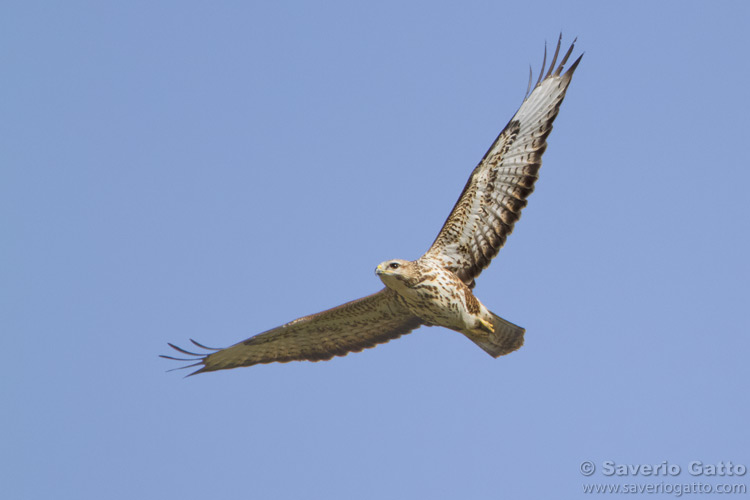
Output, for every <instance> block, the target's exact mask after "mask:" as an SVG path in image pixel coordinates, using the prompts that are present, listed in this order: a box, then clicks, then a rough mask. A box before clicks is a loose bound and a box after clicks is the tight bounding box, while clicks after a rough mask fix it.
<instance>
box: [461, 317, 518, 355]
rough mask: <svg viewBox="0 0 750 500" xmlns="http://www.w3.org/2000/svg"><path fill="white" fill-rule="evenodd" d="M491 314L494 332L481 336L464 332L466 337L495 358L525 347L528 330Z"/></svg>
mask: <svg viewBox="0 0 750 500" xmlns="http://www.w3.org/2000/svg"><path fill="white" fill-rule="evenodd" d="M490 314H492V327H493V328H494V330H495V331H494V332H486V333H485V334H483V335H481V336H480V335H476V334H471V333H466V332H464V335H466V336H467V337H469V339H471V341H472V342H474V343H475V344H476V345H478V346H479V347H481V348H482V349H484V350H485V352H487V354H489V355H490V356H492V357H493V358H497V357H499V356H504V355H505V354H509V353H511V352H513V351H516V350H518V349H520V348H521V346H522V345H523V334H524V333H525V332H526V329H525V328H521V327H520V326H518V325H514V324H513V323H511V322H510V321H506V320H504V319H503V318H501V317H500V316H498V315H497V314H495V313H493V312H490Z"/></svg>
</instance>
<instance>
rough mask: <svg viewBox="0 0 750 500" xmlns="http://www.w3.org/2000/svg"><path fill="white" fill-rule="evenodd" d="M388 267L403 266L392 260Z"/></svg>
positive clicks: (396, 267)
mask: <svg viewBox="0 0 750 500" xmlns="http://www.w3.org/2000/svg"><path fill="white" fill-rule="evenodd" d="M388 267H390V268H391V269H398V268H399V267H401V265H400V264H399V263H398V262H391V263H390V264H388Z"/></svg>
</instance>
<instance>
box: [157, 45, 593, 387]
mask: <svg viewBox="0 0 750 500" xmlns="http://www.w3.org/2000/svg"><path fill="white" fill-rule="evenodd" d="M572 51H573V45H571V46H570V49H568V51H567V52H566V54H565V55H564V56H563V58H562V61H561V62H560V64H559V65H558V66H555V63H556V61H557V57H558V55H559V52H560V41H558V43H557V48H556V50H555V54H554V57H553V59H552V63H551V65H550V67H549V69H548V71H547V73H546V74H545V73H544V70H545V63H542V71H541V72H540V74H539V79H538V80H537V82H536V84H535V85H534V88H533V89H531V82H529V90H531V92H530V93H529V91H528V90H527V96H526V98H525V99H524V101H523V103H522V104H521V107H520V108H519V110H518V111H517V112H516V114H515V116H514V117H513V118H512V119H511V120H510V122H509V123H508V125H507V126H506V127H505V128H504V129H503V131H502V132H501V133H500V135H499V136H498V138H497V139H496V140H495V142H494V143H493V144H492V146H491V147H490V149H489V150H488V151H487V153H486V154H485V155H484V157H483V158H482V160H481V161H480V162H479V165H477V167H476V168H475V169H474V171H473V172H472V174H471V176H470V177H469V180H468V182H467V183H466V186H465V187H464V189H463V192H462V193H461V196H460V197H459V199H458V201H457V202H456V205H455V206H454V207H453V210H452V211H451V213H450V215H449V216H448V219H447V220H446V221H445V224H444V225H443V228H442V229H441V230H440V232H439V233H438V235H437V238H435V241H434V242H433V244H432V246H431V247H430V249H429V250H428V251H427V252H426V253H425V254H424V255H423V256H422V257H420V258H419V259H417V260H415V261H405V260H398V259H396V260H390V261H385V262H383V263H382V264H380V265H379V266H378V267H377V269H376V273H377V274H378V275H379V276H380V279H381V280H382V281H383V283H384V284H385V286H386V288H384V289H383V290H381V291H380V292H378V293H375V294H373V295H370V296H368V297H364V298H362V299H358V300H355V301H352V302H349V303H346V304H343V305H341V306H338V307H335V308H333V309H329V310H327V311H323V312H321V313H318V314H313V315H311V316H305V317H303V318H299V319H296V320H294V321H292V322H290V323H287V324H285V325H282V326H280V327H278V328H274V329H272V330H269V331H267V332H264V333H261V334H258V335H256V336H254V337H251V338H249V339H247V340H244V341H242V342H240V343H238V344H235V345H233V346H231V347H228V348H226V349H213V348H207V347H205V346H203V345H201V344H198V343H197V342H195V341H192V342H193V343H194V344H195V345H196V346H197V347H199V348H202V349H206V350H208V351H214V352H210V353H209V354H201V353H193V352H190V351H187V350H185V349H182V348H180V347H177V346H174V345H172V344H169V345H170V346H171V347H173V348H174V349H176V350H177V351H179V352H181V353H183V354H187V355H190V356H196V358H193V359H184V358H174V357H171V356H162V357H165V358H169V359H178V360H181V361H196V363H195V364H192V365H189V366H200V367H201V368H199V369H198V370H197V371H196V372H194V373H201V372H207V371H214V370H223V369H227V368H235V367H239V366H251V365H254V364H258V363H271V362H274V361H278V362H287V361H293V360H308V361H320V360H327V359H331V358H332V357H333V356H343V355H345V354H347V353H349V352H357V351H361V350H362V349H365V348H368V347H373V346H375V345H377V344H380V343H383V342H388V341H389V340H391V339H394V338H396V337H399V336H401V335H403V334H406V333H409V332H410V331H412V330H414V329H415V328H417V327H419V326H420V325H439V326H444V327H446V328H450V329H452V330H455V331H458V332H461V333H462V334H464V335H465V336H466V337H468V338H469V339H471V340H472V341H473V342H475V343H476V344H477V345H479V346H480V347H482V349H484V350H485V351H487V352H488V353H489V354H490V355H492V356H494V357H497V356H501V355H503V354H507V353H509V352H512V351H514V350H516V349H518V348H519V347H521V345H522V344H523V335H524V329H523V328H521V327H518V326H516V325H514V324H512V323H510V322H508V321H506V320H504V319H502V318H500V317H499V316H497V315H496V314H494V313H492V312H490V311H489V310H488V309H487V308H486V307H485V306H484V304H482V303H481V302H480V301H479V299H477V298H476V297H475V296H474V294H473V293H472V291H471V289H472V288H473V287H474V283H475V281H474V280H475V279H476V278H477V276H479V274H480V273H481V272H482V270H483V269H485V268H486V267H487V266H488V265H489V264H490V261H491V260H492V259H493V258H494V257H495V255H497V253H498V251H499V250H500V248H501V247H502V246H503V244H504V243H505V240H506V238H507V237H508V235H509V234H510V233H511V231H513V226H514V225H515V223H516V222H517V221H518V219H519V218H520V216H521V210H522V209H523V207H525V206H526V202H527V201H526V200H527V198H528V196H529V195H530V194H531V192H532V191H533V190H534V183H535V182H536V179H537V177H538V173H539V168H540V167H541V162H542V154H543V153H544V150H545V149H546V147H547V137H548V136H549V134H550V132H551V131H552V122H553V121H554V119H555V117H556V116H557V113H558V111H559V109H560V104H561V103H562V101H563V98H564V97H565V92H566V90H567V88H568V85H569V84H570V81H571V78H572V77H573V72H574V71H575V69H576V67H577V66H578V63H579V62H580V60H581V58H580V57H579V58H578V59H577V60H576V61H575V62H574V63H573V64H572V65H571V66H570V68H568V70H567V71H566V72H565V73H563V72H562V71H563V67H564V65H565V64H566V62H567V61H568V58H569V57H570V55H571V53H572ZM546 58H547V54H546V50H545V62H546Z"/></svg>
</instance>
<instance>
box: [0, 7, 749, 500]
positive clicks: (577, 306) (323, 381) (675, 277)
mask: <svg viewBox="0 0 750 500" xmlns="http://www.w3.org/2000/svg"><path fill="white" fill-rule="evenodd" d="M267 4H268V5H261V3H260V2H141V1H133V2H118V3H115V2H64V3H63V2H60V3H53V2H46V3H37V2H5V3H4V5H3V7H2V8H1V9H0V11H1V15H0V66H1V67H2V74H3V76H2V78H1V79H0V90H2V92H1V95H2V99H0V116H1V117H2V119H0V127H1V129H0V224H1V227H2V228H3V233H4V237H3V238H2V239H1V240H0V283H1V285H0V331H2V339H3V343H4V356H3V357H4V359H3V363H2V372H3V373H2V382H0V387H1V388H2V389H1V391H2V398H3V400H4V401H5V404H4V405H3V408H4V409H3V411H2V412H0V423H1V424H2V427H3V429H5V431H4V432H3V436H2V438H0V439H1V443H0V450H1V451H0V482H1V483H2V489H3V491H4V495H5V494H7V498H19V499H49V498H76V499H99V498H110V499H120V498H122V499H132V498H182V499H193V498H196V499H197V498H206V497H212V498H224V497H232V498H248V499H249V498H280V499H287V498H288V499H292V498H294V499H298V498H327V499H339V498H341V499H350V498H366V499H369V498H372V499H384V498H390V499H399V498H430V499H443V498H445V499H452V498H468V499H498V498H518V499H525V498H529V499H540V498H585V497H586V496H585V495H583V493H582V484H583V483H585V482H587V481H589V479H587V478H585V477H583V476H582V475H581V473H580V472H579V467H580V464H581V462H582V461H585V460H590V461H592V462H593V463H594V464H596V465H597V467H600V466H601V464H602V463H603V462H604V461H607V460H611V461H614V462H617V463H630V464H641V463H646V464H654V463H661V462H662V461H664V460H667V461H669V462H670V463H674V464H678V465H680V466H681V467H682V468H683V470H684V469H685V468H686V466H687V464H688V463H689V462H691V461H703V462H706V463H717V462H719V461H729V460H731V461H732V462H735V463H744V464H746V465H748V466H750V453H748V450H750V432H749V431H748V426H747V422H748V421H749V420H750V411H749V406H748V398H747V386H748V380H749V379H750V368H749V366H750V363H748V352H749V351H750V340H748V331H749V329H750V321H749V320H748V316H747V308H748V297H750V293H749V292H750V272H749V266H748V261H747V256H748V255H750V244H749V243H748V230H749V229H750V223H749V220H750V219H749V217H748V215H749V214H748V209H747V187H746V186H747V185H748V183H749V182H750V174H749V173H748V166H749V165H750V155H749V154H748V152H747V148H746V147H745V144H746V141H747V132H748V125H747V116H748V111H750V109H749V108H750V106H749V105H748V100H747V98H746V93H747V89H746V87H747V82H748V80H749V77H750V71H749V70H748V65H747V64H746V62H745V59H746V55H747V51H746V50H744V47H745V44H746V41H747V37H746V35H745V34H746V31H747V30H746V28H747V25H748V21H750V8H749V7H748V4H747V3H745V2H714V3H711V4H709V3H708V2H674V1H673V2H628V3H625V2H620V3H616V4H615V3H608V2H564V3H563V2H507V3H501V2H465V3H462V4H461V5H460V6H458V5H457V4H453V3H440V2H405V3H401V2H378V3H377V5H373V4H372V3H364V2H275V3H273V4H271V2H267ZM560 31H562V32H563V34H564V40H565V42H566V43H567V42H569V41H570V40H571V39H572V38H573V37H575V36H577V37H578V43H577V49H576V52H575V54H576V56H577V55H578V54H580V53H581V52H585V56H584V58H583V61H582V63H581V65H580V66H579V68H578V71H577V73H576V75H575V78H574V80H573V82H572V85H571V87H570V90H569V92H568V96H567V98H566V100H565V102H564V103H563V106H562V110H561V113H560V115H559V117H558V119H557V121H556V122H555V129H554V131H553V132H552V135H551V136H550V139H549V147H548V150H547V152H546V154H545V156H544V165H543V168H542V171H541V178H540V181H539V182H538V184H537V189H536V191H535V192H534V194H533V195H532V196H531V199H530V203H529V206H528V207H527V208H526V210H525V211H524V215H523V218H522V219H521V221H520V222H519V224H518V225H517V226H516V229H515V231H514V233H513V235H512V236H511V237H510V238H509V239H508V243H507V245H506V246H505V248H503V249H502V250H501V252H500V255H499V256H498V258H497V259H496V260H495V261H494V262H493V265H492V266H491V267H490V269H489V270H487V271H485V272H484V273H483V274H482V276H481V279H480V280H479V281H478V285H477V288H476V293H477V295H478V296H479V297H480V299H481V300H482V301H483V302H484V304H486V305H487V306H488V307H489V308H490V309H492V310H493V311H495V312H497V313H498V314H500V315H502V316H503V317H505V318H507V319H508V320H510V321H513V322H515V323H517V324H520V325H522V326H524V327H526V328H527V334H526V345H525V346H524V347H523V348H522V349H521V350H520V351H518V352H516V353H514V354H512V355H509V356H506V357H503V358H500V359H497V360H493V359H491V358H490V357H489V356H487V355H486V354H485V353H484V352H483V351H481V350H480V349H478V348H477V347H476V346H475V345H473V344H472V343H471V342H469V341H467V340H466V339H465V338H462V337H461V336H460V335H459V334H456V333H454V332H451V331H448V330H444V329H439V328H422V329H420V330H418V331H417V332H415V333H413V334H411V335H408V336H406V337H404V338H402V339H399V340H397V341H393V342H391V343H389V344H386V345H384V346H380V347H378V348H377V349H372V350H368V351H365V352H362V353H359V354H353V355H349V356H347V357H344V358H337V359H335V360H333V361H330V362H326V363H290V364H272V365H264V366H256V367H251V368H244V369H238V370H230V371H226V372H220V373H212V374H207V375H201V376H198V377H192V378H189V379H183V378H182V377H181V375H182V372H177V373H165V370H167V369H169V368H172V367H173V364H172V363H170V362H168V361H166V360H163V359H159V358H158V357H157V355H158V354H161V353H166V352H167V346H166V343H167V342H174V343H178V344H184V343H185V341H186V339H188V338H195V339H197V340H199V341H201V342H204V343H206V344H207V345H217V346H224V345H230V344H233V343H235V342H237V341H239V340H242V339H244V338H246V337H249V336H251V335H253V334H255V333H258V332H261V331H263V330H266V329H268V328H271V327H274V326H277V325H279V324H282V323H284V322H286V321H289V320H291V319H293V318H296V317H298V316H302V315H305V314H309V313H313V312H316V311H320V310H323V309H327V308H329V307H332V306H335V305H337V304H340V303H342V302H345V301H347V300H351V299H354V298H357V297H360V296H363V295H365V294H368V293H372V292H374V291H376V290H378V289H379V288H380V286H381V284H380V282H379V280H378V279H377V277H376V276H375V275H374V274H373V269H374V267H375V265H376V264H377V263H378V262H381V261H383V260H385V259H389V258H396V257H398V258H407V259H414V258H417V257H418V256H419V255H421V253H422V252H424V251H425V250H426V249H427V247H428V246H429V244H430V243H431V242H432V240H433V239H434V237H435V235H436V234H437V231H438V230H439V228H440V226H441V224H442V222H443V221H444V219H445V217H446V216H447V214H448V212H449V211H450V208H451V207H452V206H453V203H454V202H455V200H456V198H457V197H458V195H459V193H460V191H461V188H462V187H463V185H464V183H465V181H466V179H467V178H468V175H469V173H470V172H471V170H472V168H473V167H474V165H475V164H476V162H477V161H478V160H479V159H480V158H481V156H482V155H483V154H484V152H485V150H486V149H487V147H488V146H489V144H490V143H491V142H492V140H493V139H494V138H495V136H496V135H497V133H498V132H499V131H500V130H501V128H502V127H503V126H504V125H505V123H506V122H507V121H508V119H509V118H510V117H511V116H512V114H513V113H514V112H515V110H516V109H517V108H518V106H519V105H520V103H521V99H522V98H523V95H524V91H525V90H526V84H527V78H528V68H529V65H532V66H533V67H534V68H535V69H536V70H538V68H539V66H540V64H541V59H542V54H543V50H544V42H545V41H547V42H548V43H550V44H552V43H553V42H554V41H556V39H557V36H558V34H559V33H560ZM748 477H750V476H747V475H746V476H744V477H743V478H726V477H724V478H704V479H706V480H707V482H709V483H711V484H718V483H719V482H725V483H727V482H728V483H736V482H744V483H745V484H748V483H750V479H748ZM625 479H628V478H619V479H617V478H616V480H613V479H611V478H606V477H604V476H603V475H601V473H600V472H599V471H598V472H597V473H595V474H594V475H593V476H591V478H590V481H591V482H597V481H598V482H606V481H610V482H613V481H614V482H616V481H619V480H625ZM629 479H630V481H631V482H648V479H649V478H643V477H638V478H632V477H631V478H629ZM678 479H679V480H681V481H680V482H688V480H692V479H694V478H692V477H690V476H688V475H686V474H685V473H683V474H682V475H681V476H680V477H679V478H678ZM636 480H637V481H636ZM663 480H664V478H658V480H654V481H653V482H659V481H663ZM651 496H654V497H657V498H658V497H660V495H649V497H651ZM668 496H670V495H664V497H668Z"/></svg>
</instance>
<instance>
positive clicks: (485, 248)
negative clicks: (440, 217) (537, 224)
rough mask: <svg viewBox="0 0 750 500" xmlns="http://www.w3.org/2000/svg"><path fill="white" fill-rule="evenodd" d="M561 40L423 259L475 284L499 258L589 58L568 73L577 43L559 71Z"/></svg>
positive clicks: (563, 60) (545, 52)
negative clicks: (578, 73) (568, 94)
mask: <svg viewBox="0 0 750 500" xmlns="http://www.w3.org/2000/svg"><path fill="white" fill-rule="evenodd" d="M561 41H562V37H561V39H560V40H558V42H557V49H556V50H555V55H554V57H553V59H552V63H551V64H550V67H549V70H548V71H547V74H546V75H545V74H544V69H545V68H544V66H545V63H546V60H547V51H546V48H545V51H544V61H545V62H543V63H542V70H541V72H540V73H539V79H538V80H537V83H536V85H535V86H534V89H533V90H532V92H531V94H529V93H528V91H527V97H526V98H525V99H524V101H523V103H522V104H521V107H520V108H519V109H518V111H517V112H516V114H515V116H514V117H513V118H512V119H511V120H510V122H509V123H508V125H506V127H505V129H504V130H503V131H502V132H501V133H500V135H499V136H498V138H497V139H496V140H495V142H494V143H493V144H492V146H491V147H490V149H489V151H487V153H486V154H485V155H484V158H482V161H481V162H479V165H477V167H476V168H475V169H474V172H472V174H471V177H470V178H469V181H468V182H467V183H466V186H465V187H464V190H463V192H462V193H461V196H460V197H459V199H458V201H457V202H456V205H455V207H453V211H452V212H451V214H450V215H449V216H448V219H447V220H446V221H445V224H444V225H443V228H442V229H441V230H440V233H439V234H438V236H437V238H436V239H435V242H434V243H433V244H432V247H430V249H429V250H428V251H427V253H425V255H424V256H423V257H422V258H427V259H431V260H437V261H438V262H440V263H441V265H442V266H443V267H445V268H446V269H449V270H450V271H453V272H454V273H456V274H457V275H458V276H459V277H460V278H461V279H462V280H463V281H464V283H466V284H467V285H469V286H473V285H474V278H476V277H477V276H479V273H481V272H482V270H483V269H485V268H486V267H487V266H489V264H490V261H491V260H492V258H493V257H495V255H497V252H498V251H499V250H500V247H502V246H503V244H504V243H505V239H506V238H507V237H508V235H509V234H510V233H511V231H513V225H514V224H515V223H516V221H517V220H518V219H519V218H520V217H521V209H523V207H525V206H526V198H527V197H528V196H529V195H530V194H531V192H532V191H533V190H534V182H535V181H536V179H537V177H538V172H539V168H540V167H541V165H542V154H543V153H544V150H545V149H546V148H547V136H548V135H549V134H550V132H551V131H552V122H553V121H554V120H555V117H556V116H557V113H558V111H559V110H560V104H561V103H562V101H563V98H564V97H565V91H566V90H567V88H568V85H569V84H570V80H571V78H572V77H573V72H574V71H575V69H576V67H577V66H578V63H579V62H580V61H581V57H583V56H581V57H579V58H578V59H577V60H576V61H575V62H574V63H573V64H572V65H571V66H570V68H569V69H568V70H567V71H566V72H565V73H562V70H563V66H564V65H565V63H566V62H567V61H568V58H569V57H570V54H571V53H572V51H573V45H574V44H575V41H573V44H572V45H571V46H570V49H568V52H567V53H566V54H565V56H564V57H563V59H562V61H561V62H560V65H559V66H557V68H555V62H556V61H557V56H558V54H559V52H560V42H561ZM561 73H562V74H561ZM543 75H544V77H543ZM529 88H531V80H529Z"/></svg>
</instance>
